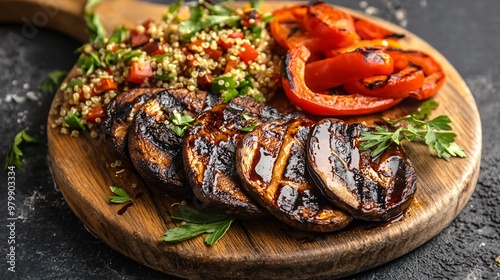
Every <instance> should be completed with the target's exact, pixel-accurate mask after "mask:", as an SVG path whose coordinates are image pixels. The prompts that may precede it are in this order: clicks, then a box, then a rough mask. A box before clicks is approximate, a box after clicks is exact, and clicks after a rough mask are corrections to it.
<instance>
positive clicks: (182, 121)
mask: <svg viewBox="0 0 500 280" xmlns="http://www.w3.org/2000/svg"><path fill="white" fill-rule="evenodd" d="M170 121H172V123H173V124H174V125H172V126H171V129H172V130H173V131H174V132H175V134H177V136H179V137H182V136H184V133H186V130H187V129H188V128H189V127H190V126H191V124H192V123H193V122H194V121H195V118H193V117H192V116H191V115H188V114H181V113H179V112H177V111H174V113H173V115H172V117H171V118H170Z"/></svg>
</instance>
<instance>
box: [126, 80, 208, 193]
mask: <svg viewBox="0 0 500 280" xmlns="http://www.w3.org/2000/svg"><path fill="white" fill-rule="evenodd" d="M214 100H216V98H215V99H214V98H213V97H212V96H211V95H209V94H207V93H206V92H201V91H197V92H191V91H188V90H185V89H176V90H164V91H162V92H159V93H157V94H155V95H152V96H151V97H150V98H149V99H148V100H147V101H146V102H145V103H144V105H143V106H142V107H141V108H140V110H139V111H138V112H137V114H136V115H135V117H134V120H133V122H132V125H131V126H130V129H129V135H128V150H129V155H130V159H131V161H132V163H133V165H134V167H135V169H136V170H137V172H138V173H139V174H140V175H141V176H142V178H143V179H144V180H145V181H146V183H147V184H148V185H150V186H153V187H157V188H159V189H162V190H165V191H166V193H167V194H169V195H170V196H173V197H179V198H185V197H191V196H192V191H191V188H190V187H189V185H188V183H187V181H186V178H185V175H184V171H183V167H182V153H181V148H182V137H181V136H179V135H178V134H176V132H174V130H173V129H172V128H173V126H174V124H173V123H172V121H171V118H172V116H173V114H174V112H178V113H180V114H185V115H189V116H192V117H193V118H194V117H195V116H196V115H198V114H199V113H200V112H202V111H203V110H205V109H207V108H209V107H210V106H212V103H213V101H214Z"/></svg>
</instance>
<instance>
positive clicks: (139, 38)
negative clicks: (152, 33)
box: [130, 29, 150, 48]
mask: <svg viewBox="0 0 500 280" xmlns="http://www.w3.org/2000/svg"><path fill="white" fill-rule="evenodd" d="M149 38H150V37H149V35H148V34H145V33H139V31H137V30H135V29H134V30H132V31H130V46H131V47H132V48H136V47H140V46H142V45H145V44H146V43H148V42H149Z"/></svg>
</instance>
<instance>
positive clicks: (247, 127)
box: [240, 114, 259, 132]
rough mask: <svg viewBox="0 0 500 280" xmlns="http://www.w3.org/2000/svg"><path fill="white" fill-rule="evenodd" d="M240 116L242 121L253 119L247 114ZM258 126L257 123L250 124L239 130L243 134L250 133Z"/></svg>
mask: <svg viewBox="0 0 500 280" xmlns="http://www.w3.org/2000/svg"><path fill="white" fill-rule="evenodd" d="M241 116H242V117H243V119H245V120H247V121H248V120H251V119H253V118H254V117H253V116H251V115H248V114H241ZM258 125H259V123H254V124H251V125H249V126H244V127H242V128H241V129H240V130H241V131H244V132H250V131H252V130H254V128H256V127H257V126H258Z"/></svg>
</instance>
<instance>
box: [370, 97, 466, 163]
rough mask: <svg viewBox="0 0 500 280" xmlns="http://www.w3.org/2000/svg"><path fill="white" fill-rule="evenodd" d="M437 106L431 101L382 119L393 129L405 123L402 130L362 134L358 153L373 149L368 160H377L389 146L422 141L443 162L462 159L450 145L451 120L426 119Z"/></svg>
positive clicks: (380, 129)
mask: <svg viewBox="0 0 500 280" xmlns="http://www.w3.org/2000/svg"><path fill="white" fill-rule="evenodd" d="M438 105H439V104H438V103H437V102H436V101H433V100H429V101H426V102H424V103H422V105H421V106H420V107H419V108H418V110H417V112H415V113H413V114H411V115H408V116H405V117H402V118H399V119H396V120H390V119H387V118H383V119H384V121H385V122H387V123H388V124H389V125H391V126H393V127H394V126H395V125H397V124H400V123H401V122H403V121H405V122H406V123H407V125H406V127H404V126H403V127H399V128H397V129H396V130H395V131H389V130H387V129H386V128H383V127H380V126H377V127H376V128H375V131H364V132H362V133H361V138H360V141H361V142H362V144H361V146H360V149H361V150H368V149H371V148H375V149H374V150H373V151H372V152H371V156H372V157H377V156H378V155H380V154H381V153H383V152H384V151H385V150H386V149H387V148H388V147H389V146H390V145H391V144H392V143H395V144H397V145H399V144H401V142H402V141H403V140H407V141H423V142H424V143H425V144H426V145H427V146H429V149H430V150H431V151H434V152H435V153H436V156H437V157H439V158H443V159H445V160H447V161H448V160H450V157H452V156H454V157H462V158H463V157H466V154H465V152H464V149H463V148H462V147H460V146H459V145H457V144H456V143H454V141H455V138H456V136H457V135H456V134H455V133H452V132H449V131H451V130H452V128H451V126H450V123H451V120H450V118H449V117H448V116H446V115H441V116H438V117H436V118H433V119H431V120H428V118H429V117H430V115H431V112H432V111H433V110H434V109H436V108H437V107H438Z"/></svg>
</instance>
